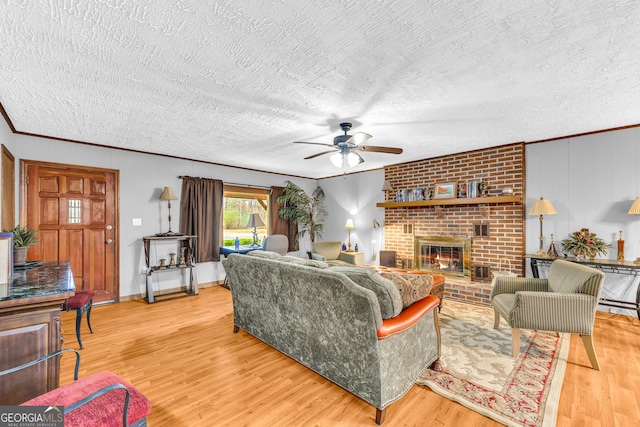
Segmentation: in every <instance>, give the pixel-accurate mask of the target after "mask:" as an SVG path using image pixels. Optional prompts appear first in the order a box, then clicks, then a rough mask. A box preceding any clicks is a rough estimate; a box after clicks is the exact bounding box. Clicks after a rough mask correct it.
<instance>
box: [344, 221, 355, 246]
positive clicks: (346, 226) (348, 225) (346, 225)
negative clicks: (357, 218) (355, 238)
mask: <svg viewBox="0 0 640 427" xmlns="http://www.w3.org/2000/svg"><path fill="white" fill-rule="evenodd" d="M344 228H346V229H347V230H349V244H348V245H347V252H351V229H352V228H355V226H354V225H353V220H352V219H351V218H349V219H347V223H346V224H345V226H344Z"/></svg>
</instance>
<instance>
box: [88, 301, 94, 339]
mask: <svg viewBox="0 0 640 427" xmlns="http://www.w3.org/2000/svg"><path fill="white" fill-rule="evenodd" d="M92 307H93V299H90V300H89V302H88V303H87V326H88V327H89V333H91V334H92V333H93V329H91V308H92Z"/></svg>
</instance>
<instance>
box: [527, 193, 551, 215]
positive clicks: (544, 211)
mask: <svg viewBox="0 0 640 427" xmlns="http://www.w3.org/2000/svg"><path fill="white" fill-rule="evenodd" d="M557 213H558V212H556V210H555V209H554V207H553V205H552V204H551V202H550V201H548V200H545V199H543V198H542V197H540V200H536V201H535V202H534V203H533V206H531V210H530V211H529V215H554V214H557Z"/></svg>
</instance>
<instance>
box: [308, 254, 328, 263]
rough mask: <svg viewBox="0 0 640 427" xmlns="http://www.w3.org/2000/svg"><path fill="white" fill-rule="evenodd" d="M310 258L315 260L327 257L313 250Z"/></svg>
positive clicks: (323, 259) (324, 259)
mask: <svg viewBox="0 0 640 427" xmlns="http://www.w3.org/2000/svg"><path fill="white" fill-rule="evenodd" d="M311 259H315V260H317V261H326V260H327V258H326V257H325V256H323V255H320V254H317V253H315V252H311Z"/></svg>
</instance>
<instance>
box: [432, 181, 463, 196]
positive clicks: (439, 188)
mask: <svg viewBox="0 0 640 427" xmlns="http://www.w3.org/2000/svg"><path fill="white" fill-rule="evenodd" d="M457 195H458V182H457V181H450V182H437V183H436V185H435V188H434V191H433V198H434V199H454V198H456V197H457Z"/></svg>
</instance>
